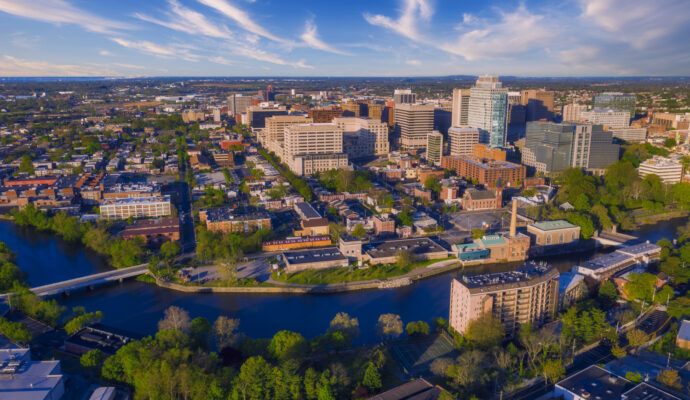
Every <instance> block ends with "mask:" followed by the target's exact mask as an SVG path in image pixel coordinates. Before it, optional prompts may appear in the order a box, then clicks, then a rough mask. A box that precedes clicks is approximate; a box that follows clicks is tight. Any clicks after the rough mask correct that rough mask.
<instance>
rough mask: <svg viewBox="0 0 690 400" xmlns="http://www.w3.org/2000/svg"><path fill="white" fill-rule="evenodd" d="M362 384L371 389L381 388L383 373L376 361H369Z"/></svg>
mask: <svg viewBox="0 0 690 400" xmlns="http://www.w3.org/2000/svg"><path fill="white" fill-rule="evenodd" d="M362 385H364V386H365V387H366V388H367V389H369V390H371V391H377V390H378V389H381V386H382V384H381V374H380V373H379V370H378V368H376V366H375V365H374V363H372V362H369V363H368V365H367V369H366V370H365V371H364V379H362Z"/></svg>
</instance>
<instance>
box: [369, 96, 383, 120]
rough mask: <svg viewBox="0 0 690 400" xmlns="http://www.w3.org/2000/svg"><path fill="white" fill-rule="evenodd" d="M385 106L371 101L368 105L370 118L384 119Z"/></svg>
mask: <svg viewBox="0 0 690 400" xmlns="http://www.w3.org/2000/svg"><path fill="white" fill-rule="evenodd" d="M383 108H384V105H383V104H379V103H375V102H373V101H370V102H369V106H368V109H369V118H372V119H375V120H376V121H383Z"/></svg>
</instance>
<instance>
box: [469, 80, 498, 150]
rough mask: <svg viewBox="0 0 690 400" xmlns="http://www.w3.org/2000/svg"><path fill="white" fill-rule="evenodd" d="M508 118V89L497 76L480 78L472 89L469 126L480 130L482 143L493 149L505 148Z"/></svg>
mask: <svg viewBox="0 0 690 400" xmlns="http://www.w3.org/2000/svg"><path fill="white" fill-rule="evenodd" d="M507 118H508V89H505V88H503V87H502V84H501V82H499V80H498V77H497V76H480V77H479V78H478V79H477V83H476V85H475V86H474V87H473V88H472V89H470V104H469V110H468V116H467V123H468V125H470V126H472V127H475V128H479V129H480V132H481V133H482V134H483V135H484V137H483V138H480V142H482V143H488V144H489V145H490V146H491V147H504V146H505V144H506V133H507V126H508V125H507Z"/></svg>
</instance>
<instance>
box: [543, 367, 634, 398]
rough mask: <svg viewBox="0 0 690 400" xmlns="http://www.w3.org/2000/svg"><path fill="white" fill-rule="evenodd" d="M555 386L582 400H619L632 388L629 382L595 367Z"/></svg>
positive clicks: (584, 370)
mask: <svg viewBox="0 0 690 400" xmlns="http://www.w3.org/2000/svg"><path fill="white" fill-rule="evenodd" d="M556 385H557V386H559V387H561V388H563V389H565V390H567V391H569V392H571V393H573V394H575V395H577V396H580V397H582V398H589V399H597V400H620V399H621V396H622V395H623V393H625V392H627V391H628V390H630V389H632V388H633V386H634V384H633V383H632V382H630V381H629V380H627V379H624V378H621V377H620V376H617V375H614V374H612V373H610V372H608V371H606V370H605V369H603V368H601V367H598V366H596V365H592V366H590V367H589V368H586V369H583V370H582V371H580V372H578V373H576V374H574V375H572V376H570V377H569V378H566V379H564V380H562V381H560V382H558V383H557V384H556Z"/></svg>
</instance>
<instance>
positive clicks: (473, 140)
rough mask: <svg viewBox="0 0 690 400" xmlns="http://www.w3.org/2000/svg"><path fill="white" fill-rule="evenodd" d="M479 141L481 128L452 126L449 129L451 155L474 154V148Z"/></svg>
mask: <svg viewBox="0 0 690 400" xmlns="http://www.w3.org/2000/svg"><path fill="white" fill-rule="evenodd" d="M478 143H479V129H477V128H473V127H469V126H452V127H450V128H449V129H448V144H449V147H450V155H451V156H469V155H472V149H473V148H474V146H475V145H476V144H478Z"/></svg>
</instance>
